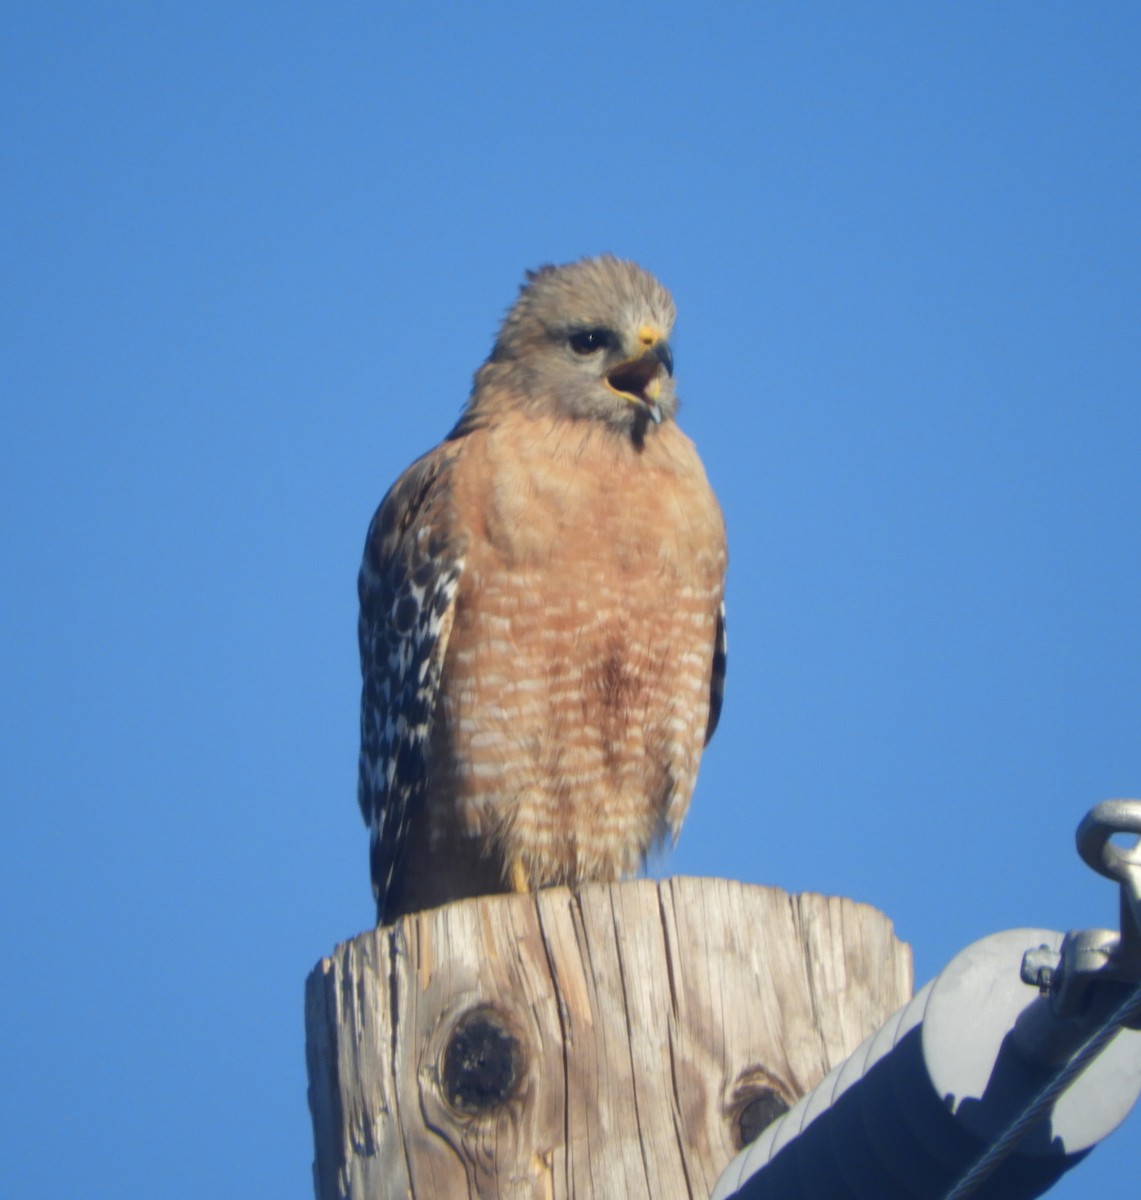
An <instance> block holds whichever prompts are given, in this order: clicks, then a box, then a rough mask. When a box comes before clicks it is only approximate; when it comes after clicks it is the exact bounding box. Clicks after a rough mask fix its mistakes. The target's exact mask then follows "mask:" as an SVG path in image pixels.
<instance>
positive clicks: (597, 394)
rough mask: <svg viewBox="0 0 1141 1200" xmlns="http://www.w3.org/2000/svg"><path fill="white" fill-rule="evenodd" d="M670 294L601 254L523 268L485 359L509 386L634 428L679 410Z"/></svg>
mask: <svg viewBox="0 0 1141 1200" xmlns="http://www.w3.org/2000/svg"><path fill="white" fill-rule="evenodd" d="M674 315H675V309H674V302H673V300H672V298H671V297H670V294H669V292H667V291H666V289H665V288H664V287H662V285H661V284H660V283H659V282H658V281H657V280H656V279H655V278H654V277H653V276H652V275H651V274H649V272H647V271H643V270H642V268H641V267H639V266H636V265H635V264H634V263H632V262H626V261H624V260H623V259H619V258H614V257H612V256H611V255H603V256H602V257H600V258H584V259H580V260H579V261H578V262H573V263H567V264H566V265H565V266H561V267H540V268H539V269H538V270H537V271H529V272H528V273H527V280H526V282H525V283H524V284H523V287H522V289H521V291H520V295H519V299H518V300H517V301H516V302H515V306H514V307H513V308H512V309H511V311H510V312H509V313H508V314H507V317H506V319H505V320H504V322H503V326H502V328H501V329H500V331H499V337H498V339H497V340H496V343H495V348H494V349H493V350H492V352H491V358H490V360H489V363H490V364H494V365H495V366H496V367H497V368H498V369H499V370H502V371H504V372H505V373H506V375H507V380H509V386H510V387H511V388H512V390H517V391H519V392H522V393H523V396H524V397H525V398H526V399H527V400H528V401H530V402H533V403H534V404H536V405H538V406H541V407H547V406H548V405H550V406H553V407H554V408H556V409H557V411H558V412H559V413H560V414H562V415H565V416H571V417H584V418H589V419H593V420H600V421H605V422H607V423H609V424H612V425H615V426H617V427H619V428H621V429H623V430H631V431H634V432H636V433H638V434H640V433H641V432H642V431H644V430H645V428H646V426H647V424H648V423H655V424H656V423H658V422H661V421H662V420H666V419H669V418H671V417H672V416H673V415H674V413H675V412H676V410H677V396H676V394H675V392H674V384H673V355H672V354H671V353H670V345H669V340H668V339H669V335H670V331H671V330H672V329H673V323H674Z"/></svg>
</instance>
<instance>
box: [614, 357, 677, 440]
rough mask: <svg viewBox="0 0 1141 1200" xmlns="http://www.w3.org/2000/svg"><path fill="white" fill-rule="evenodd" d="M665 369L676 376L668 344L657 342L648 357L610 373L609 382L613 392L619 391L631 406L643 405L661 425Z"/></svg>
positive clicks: (652, 418)
mask: <svg viewBox="0 0 1141 1200" xmlns="http://www.w3.org/2000/svg"><path fill="white" fill-rule="evenodd" d="M663 367H664V368H665V372H666V374H667V375H671V376H672V375H673V373H674V356H673V352H672V351H671V350H670V344H669V342H666V341H660V342H656V343H655V344H654V345H653V346H651V347H650V348H649V349H648V350H647V351H646V352H645V354H641V355H639V356H638V357H637V358H631V359H629V360H628V361H626V362H623V363H619V364H618V365H617V366H616V367H614V368H613V369H612V370H611V371H609V372H608V373H607V375H606V382H607V384H609V386H610V389H611V391H614V392H617V393H618V395H620V396H622V397H624V398H625V399H627V400H629V401H630V403H631V404H641V405H642V406H643V407H644V408H645V409H646V411H647V412H648V413H649V414H650V418H651V420H653V422H654V424H655V425H657V424H661V420H662V410H661V409H660V408H659V407H658V397H659V396H660V395H661V394H662V380H661V373H662V368H663Z"/></svg>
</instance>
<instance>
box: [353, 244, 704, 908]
mask: <svg viewBox="0 0 1141 1200" xmlns="http://www.w3.org/2000/svg"><path fill="white" fill-rule="evenodd" d="M673 322H674V304H673V300H672V299H671V298H670V295H669V293H668V292H667V291H666V290H665V288H663V287H662V286H661V284H660V283H658V281H657V280H656V279H654V278H653V276H651V275H649V274H647V273H646V272H645V271H643V270H642V269H641V268H640V267H637V266H635V265H634V264H633V263H630V262H624V261H622V260H620V259H616V258H612V257H610V256H604V257H601V258H594V259H583V260H581V261H579V262H574V263H570V264H568V265H566V266H562V267H543V268H541V269H540V270H538V271H533V272H528V275H527V280H526V282H525V283H524V285H523V287H522V289H521V292H520V296H519V299H518V301H517V302H516V304H515V306H514V307H513V308H512V309H511V311H510V312H509V313H508V315H507V318H506V319H505V321H504V322H503V326H502V328H501V329H500V332H499V337H498V339H497V340H496V343H495V346H494V348H493V349H492V352H491V357H490V358H489V359H488V360H487V362H486V363H484V365H483V366H482V367H481V368H480V369H479V371H478V372H477V374H476V376H475V385H474V388H473V390H472V394H471V398H470V400H469V401H468V404H467V407H466V409H465V410H464V412H463V415H462V416H461V418H460V420H459V423H458V424H457V425H456V427H455V428H454V429H453V430H452V431H451V433H450V434H448V436H447V438H446V439H445V440H444V441H443V442H442V443H441V444H440V445H439V446H437V447H436V448H435V449H434V450H432V451H430V452H429V453H428V454H426V455H424V457H423V458H421V459H419V460H418V461H417V462H415V463H413V464H412V466H411V467H409V468H408V470H407V471H405V472H404V474H403V475H402V476H401V477H400V479H399V480H397V482H396V484H395V485H394V486H393V487H392V489H391V490H390V491H389V493H388V495H387V496H385V498H384V500H383V502H382V503H381V505H380V508H379V509H378V510H377V513H376V516H375V517H373V520H372V524H371V525H370V527H369V531H368V537H367V540H366V542H365V552H364V562H363V563H362V565H361V571H360V578H359V591H360V626H359V633H360V651H361V670H362V674H363V676H364V688H363V694H362V699H361V755H360V785H359V799H360V805H361V810H362V812H363V813H364V817H365V820H366V821H367V822H368V824H369V826H370V829H371V835H372V840H371V867H372V885H373V891H374V893H375V895H376V901H377V920H378V921H379V922H381V923H385V922H388V921H391V920H393V919H394V918H395V917H397V916H399V915H400V914H401V913H406V912H413V911H416V910H419V909H423V908H430V907H433V906H435V905H437V904H443V903H445V902H447V901H449V900H454V899H458V898H460V897H464V896H474V895H484V894H487V893H490V892H500V891H504V890H526V889H531V888H537V887H542V886H544V885H547V884H556V883H565V884H571V885H577V884H580V883H584V882H587V881H589V880H612V879H618V878H620V877H621V876H623V875H626V874H629V873H631V872H633V871H635V870H637V869H638V867H639V866H641V864H642V863H643V861H644V859H645V857H646V855H647V853H648V852H649V850H650V849H651V848H652V846H653V845H654V844H655V842H656V841H657V840H659V839H660V838H662V837H663V836H664V835H666V834H670V835H672V836H674V837H676V836H677V833H678V830H679V829H680V827H681V822H682V819H683V818H684V816H685V813H686V809H687V808H688V807H689V801H690V796H691V795H692V792H693V785H694V781H695V779H696V776H697V768H698V762H699V760H700V758H701V752H702V749H703V746H704V744H705V743H706V742H707V741H708V740H709V738H710V737H711V736H712V734H713V730H714V728H715V727H716V725H717V719H718V716H719V714H720V710H721V695H722V685H723V680H724V673H725V622H724V604H723V595H724V578H725V565H726V546H725V527H724V522H723V520H722V516H721V510H720V508H719V507H718V505H717V501H716V499H715V498H714V495H713V492H712V490H711V489H710V486H709V483H708V481H707V480H706V477H705V471H704V469H703V468H702V465H701V460H700V459H699V458H698V456H697V452H696V450H695V449H694V447H693V443H692V442H691V441H690V440H689V439H688V438H687V437H686V436H685V435H684V434H683V433H682V432H681V430H680V429H679V428H678V427H677V424H676V422H675V420H674V416H675V412H676V409H677V397H676V395H675V393H674V385H673V356H672V355H671V353H670V347H669V342H668V340H667V339H668V337H669V334H670V331H671V329H672V327H673Z"/></svg>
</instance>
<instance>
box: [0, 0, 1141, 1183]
mask: <svg viewBox="0 0 1141 1200" xmlns="http://www.w3.org/2000/svg"><path fill="white" fill-rule="evenodd" d="M5 25H6V29H5V33H4V38H3V43H2V45H0V97H2V106H3V107H2V114H0V147H2V164H3V178H4V184H3V187H2V188H0V216H2V218H3V230H4V236H3V248H2V255H3V259H2V261H0V289H2V297H3V300H2V303H3V314H2V329H0V344H2V345H3V355H2V358H3V365H2V370H3V376H2V378H3V405H4V419H3V436H2V437H0V500H2V503H3V508H4V521H3V525H2V529H0V538H2V543H0V563H2V571H3V581H2V586H0V617H2V623H3V638H2V641H0V655H2V659H0V678H2V680H3V689H2V704H3V713H2V722H0V737H2V739H3V744H2V747H0V785H2V794H3V798H4V799H3V818H2V824H3V828H2V833H0V881H2V882H0V887H2V888H3V896H2V903H0V930H2V936H3V952H4V961H5V964H6V965H5V968H4V971H3V981H2V983H0V1010H2V1011H0V1031H2V1032H0V1037H2V1038H3V1043H4V1044H3V1048H2V1054H3V1062H4V1069H3V1085H2V1086H3V1094H4V1104H5V1116H4V1119H3V1122H2V1123H0V1148H2V1158H0V1177H2V1178H3V1179H4V1180H5V1183H4V1190H5V1192H6V1194H8V1195H11V1196H32V1195H35V1196H38V1197H54V1196H72V1195H83V1196H91V1197H103V1196H114V1197H124V1196H125V1197H136V1196H137V1197H142V1196H148V1197H149V1196H161V1197H201V1196H259V1195H264V1196H275V1197H295V1198H298V1200H300V1198H302V1197H308V1196H309V1195H310V1194H311V1192H310V1176H309V1164H310V1160H311V1154H312V1150H311V1131H310V1126H309V1117H308V1112H307V1109H306V1100H305V1072H304V1056H303V1030H302V989H303V983H304V979H305V976H306V974H307V972H308V971H309V969H310V968H311V967H312V966H313V964H314V963H315V962H316V961H317V960H318V959H319V958H320V956H321V955H322V954H324V953H325V952H327V951H328V950H329V949H330V948H331V947H332V946H333V945H334V944H335V943H336V942H337V941H340V940H342V939H344V938H346V937H349V936H351V935H353V934H355V933H357V932H358V931H359V930H361V929H363V928H364V927H365V926H367V925H368V923H369V921H370V918H371V897H370V893H369V887H368V871H367V865H366V842H367V839H366V834H365V831H364V829H363V827H362V826H361V824H360V819H359V816H358V814H357V808H356V800H355V795H354V788H355V769H356V761H355V759H356V738H357V705H358V668H357V661H356V644H355V636H356V630H355V622H356V598H355V575H356V568H357V562H358V558H359V552H360V548H361V544H362V541H363V537H364V531H365V527H366V524H367V522H368V520H369V517H370V515H371V513H372V511H373V508H374V507H375V505H376V503H377V502H378V501H379V499H380V497H381V495H382V494H383V492H384V491H385V489H386V487H387V486H388V484H389V483H390V482H391V481H392V479H393V478H394V477H395V475H396V474H397V472H398V471H399V470H400V469H401V468H402V467H404V466H405V465H406V464H407V463H408V462H409V461H410V460H411V459H412V458H413V457H414V456H415V455H417V454H418V453H420V452H421V451H423V450H425V449H426V448H428V447H429V446H430V445H431V444H433V443H434V442H435V441H436V440H437V439H438V438H439V437H440V436H441V435H442V434H443V433H444V432H445V431H446V430H447V429H448V428H449V426H450V425H451V423H452V421H453V419H454V418H455V416H456V414H457V412H458V411H459V408H460V406H461V404H462V402H463V400H464V398H465V396H466V393H467V389H468V385H469V381H470V377H471V373H472V371H473V370H474V369H475V367H476V366H477V365H478V364H479V362H480V361H481V360H482V358H483V356H484V355H485V354H486V352H487V350H488V348H489V346H490V343H491V338H492V335H493V332H494V329H495V326H496V323H497V321H498V319H499V317H500V315H501V314H502V312H503V311H504V309H505V308H506V306H507V305H508V304H509V303H510V302H511V300H512V298H513V296H514V294H515V289H516V287H517V284H518V282H519V280H520V278H521V275H522V271H523V269H524V268H525V267H528V266H536V265H538V264H540V263H542V262H545V261H552V260H553V261H562V260H566V259H569V258H574V257H577V256H579V255H581V254H584V253H590V252H597V251H601V250H611V251H614V252H616V253H618V254H621V255H623V256H627V257H631V258H634V259H637V260H638V261H639V262H641V263H642V264H643V265H645V266H646V267H648V268H650V269H651V270H653V271H655V272H656V273H657V274H659V275H660V277H661V278H662V279H663V280H664V281H665V282H666V283H667V285H668V286H670V287H671V288H672V290H673V292H674V295H675V297H676V299H677V302H678V307H679V310H680V319H679V325H678V330H677V334H676V338H675V352H676V358H677V378H678V381H679V390H680V393H681V396H682V398H683V405H684V408H683V412H682V423H683V425H684V427H685V428H686V430H687V431H688V432H689V433H690V434H691V435H692V436H693V437H694V438H695V440H696V441H697V443H698V446H699V448H700V450H701V452H702V454H703V457H704V459H705V462H706V465H707V468H708V472H709V475H710V477H711V479H712V480H713V482H714V485H715V487H716V488H717V490H718V492H719V494H720V497H721V501H722V504H723V506H724V509H725V513H726V518H727V521H728V527H729V536H730V546H731V555H732V563H731V568H730V584H729V608H730V662H729V672H730V674H729V681H728V693H727V698H726V708H725V715H724V719H723V721H722V725H721V728H720V730H719V731H718V734H717V737H716V739H715V740H714V742H713V743H712V746H711V748H710V750H709V752H708V754H707V756H706V759H705V763H704V766H703V770H702V776H701V780H700V783H699V786H698V791H697V795H696V798H695V801H694V804H693V808H692V811H691V815H690V818H689V821H688V823H687V825H686V827H685V830H684V831H683V834H682V838H681V842H680V844H679V846H678V848H677V850H676V851H675V852H674V854H673V855H672V856H671V857H670V858H669V860H668V861H667V862H666V863H665V864H664V865H663V867H662V870H668V871H676V872H680V873H686V874H711V875H712V874H716V875H727V876H731V877H736V878H739V879H744V880H748V881H753V882H759V883H768V884H777V885H780V886H781V887H784V888H788V889H790V890H814V891H822V892H828V893H837V894H843V895H849V896H853V897H857V898H859V899H861V900H865V901H868V902H870V903H872V904H874V905H876V906H877V907H879V908H881V909H883V910H884V911H886V912H887V913H888V914H889V915H890V916H891V917H892V918H893V920H894V921H895V922H896V925H897V928H898V930H899V932H900V934H901V935H902V936H903V937H904V938H906V939H907V940H909V941H910V942H911V943H912V944H913V945H914V947H915V951H916V960H917V976H918V979H919V981H920V982H922V981H923V980H925V979H926V978H928V977H930V976H931V975H932V974H934V973H935V972H936V971H937V970H938V969H939V968H940V967H941V966H942V965H943V964H944V963H945V962H946V961H947V959H949V958H950V957H951V956H952V955H953V954H954V953H955V952H956V951H957V950H958V949H960V948H961V947H963V946H965V945H966V944H968V943H969V942H971V941H972V940H974V939H975V938H976V937H979V936H982V935H984V934H987V933H989V932H992V931H995V930H999V929H1005V928H1009V927H1012V926H1017V925H1023V924H1030V925H1044V926H1047V927H1052V928H1060V929H1065V928H1068V927H1076V926H1087V925H1108V924H1113V923H1115V921H1116V905H1115V900H1114V897H1113V894H1112V889H1111V887H1110V885H1108V884H1103V883H1101V882H1099V881H1098V880H1096V879H1095V878H1094V877H1093V876H1092V875H1091V874H1090V873H1089V872H1088V870H1087V869H1086V868H1084V867H1083V866H1081V865H1080V863H1079V862H1078V860H1077V858H1076V856H1075V854H1074V852H1073V850H1072V835H1073V829H1074V827H1075V826H1076V824H1077V822H1078V820H1079V818H1080V817H1081V815H1082V814H1083V812H1084V811H1085V810H1086V809H1087V808H1088V807H1089V806H1091V805H1092V804H1094V803H1095V802H1096V801H1098V800H1101V799H1104V798H1107V797H1111V796H1119V795H1130V794H1132V795H1137V794H1139V793H1141V621H1139V619H1138V604H1139V598H1141V483H1139V478H1141V405H1139V402H1138V399H1139V393H1141V349H1139V346H1141V339H1139V337H1138V331H1139V330H1141V120H1139V115H1141V71H1139V70H1138V65H1137V64H1138V59H1139V55H1141V8H1138V7H1137V6H1135V5H1130V4H1126V3H1104V4H1097V5H1063V4H1057V3H1041V4H1034V5H1025V4H1024V5H1010V4H996V3H986V4H982V3H965V4H953V5H952V4H922V5H921V4H913V3H876V4H862V5H851V4H815V5H813V4H792V3H779V4H739V3H738V4H720V5H712V4H710V5H701V6H698V5H697V4H680V3H679V4H675V5H673V6H670V5H662V4H655V5H649V4H641V3H635V4H630V5H626V6H610V5H600V4H578V5H575V6H573V7H570V6H566V7H556V6H553V5H552V6H544V5H523V4H499V5H487V6H476V5H464V6H461V5H458V4H454V5H445V4H435V5H428V4H425V5H409V4H379V3H378V4H360V3H345V4H339V5H334V6H329V5H324V6H320V5H300V4H288V5H286V4H276V3H275V4H270V3H261V4H246V5H229V4H227V5H221V4H211V3H202V4H193V5H188V4H170V3H155V4H151V3H146V4H144V3H135V4H118V3H108V4H99V5H89V4H66V3H42V4H23V5H17V6H13V8H12V9H11V10H10V11H9V12H8V14H7V17H6V20H5ZM1139 1133H1141V1115H1138V1114H1134V1116H1133V1118H1131V1121H1130V1123H1129V1124H1128V1125H1127V1126H1126V1127H1125V1131H1124V1132H1121V1133H1119V1134H1118V1135H1117V1136H1116V1138H1115V1139H1111V1140H1110V1142H1109V1143H1108V1144H1107V1145H1105V1146H1104V1147H1102V1148H1101V1149H1100V1150H1099V1151H1097V1152H1095V1155H1094V1156H1093V1158H1092V1159H1091V1160H1090V1162H1089V1163H1088V1164H1086V1166H1085V1167H1084V1168H1083V1169H1082V1171H1081V1172H1079V1174H1078V1175H1077V1176H1076V1177H1075V1178H1074V1179H1072V1180H1071V1181H1070V1182H1068V1183H1067V1184H1065V1185H1064V1186H1063V1187H1061V1188H1059V1189H1057V1191H1056V1193H1055V1194H1056V1195H1057V1196H1059V1197H1063V1196H1070V1197H1077V1196H1084V1195H1087V1194H1097V1190H1100V1192H1101V1193H1102V1194H1123V1193H1122V1191H1121V1187H1122V1183H1121V1181H1122V1179H1123V1177H1125V1176H1126V1173H1128V1175H1129V1176H1130V1177H1132V1178H1135V1177H1136V1156H1135V1150H1130V1149H1129V1140H1130V1138H1132V1140H1133V1142H1134V1143H1136V1140H1137V1137H1138V1134H1139Z"/></svg>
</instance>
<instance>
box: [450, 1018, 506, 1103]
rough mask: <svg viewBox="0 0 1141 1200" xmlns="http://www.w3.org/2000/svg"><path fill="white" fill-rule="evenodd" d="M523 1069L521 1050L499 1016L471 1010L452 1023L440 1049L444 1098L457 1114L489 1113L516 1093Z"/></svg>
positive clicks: (504, 1021)
mask: <svg viewBox="0 0 1141 1200" xmlns="http://www.w3.org/2000/svg"><path fill="white" fill-rule="evenodd" d="M523 1067H524V1058H523V1047H522V1046H521V1045H520V1043H519V1039H518V1038H517V1037H516V1036H515V1034H514V1033H513V1032H512V1030H511V1028H510V1026H509V1025H508V1023H507V1021H506V1020H505V1019H504V1017H503V1015H502V1014H501V1013H499V1012H496V1010H495V1009H493V1008H486V1007H481V1008H474V1009H472V1010H471V1011H470V1012H467V1013H465V1014H464V1015H463V1016H462V1017H461V1018H460V1019H459V1020H458V1021H457V1022H456V1026H455V1028H454V1029H453V1030H452V1032H451V1035H450V1036H449V1037H448V1041H447V1045H445V1047H444V1056H443V1062H442V1069H441V1077H442V1083H443V1088H444V1098H445V1099H446V1100H447V1102H448V1103H449V1104H450V1105H451V1106H452V1108H454V1109H455V1110H456V1111H457V1112H461V1113H466V1114H468V1115H471V1116H479V1115H482V1114H485V1113H489V1112H492V1111H493V1110H494V1109H497V1108H499V1107H500V1106H501V1105H503V1104H506V1103H507V1101H508V1100H510V1099H511V1097H512V1096H514V1095H515V1093H516V1092H517V1091H518V1090H519V1083H520V1081H521V1080H522V1078H523Z"/></svg>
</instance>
